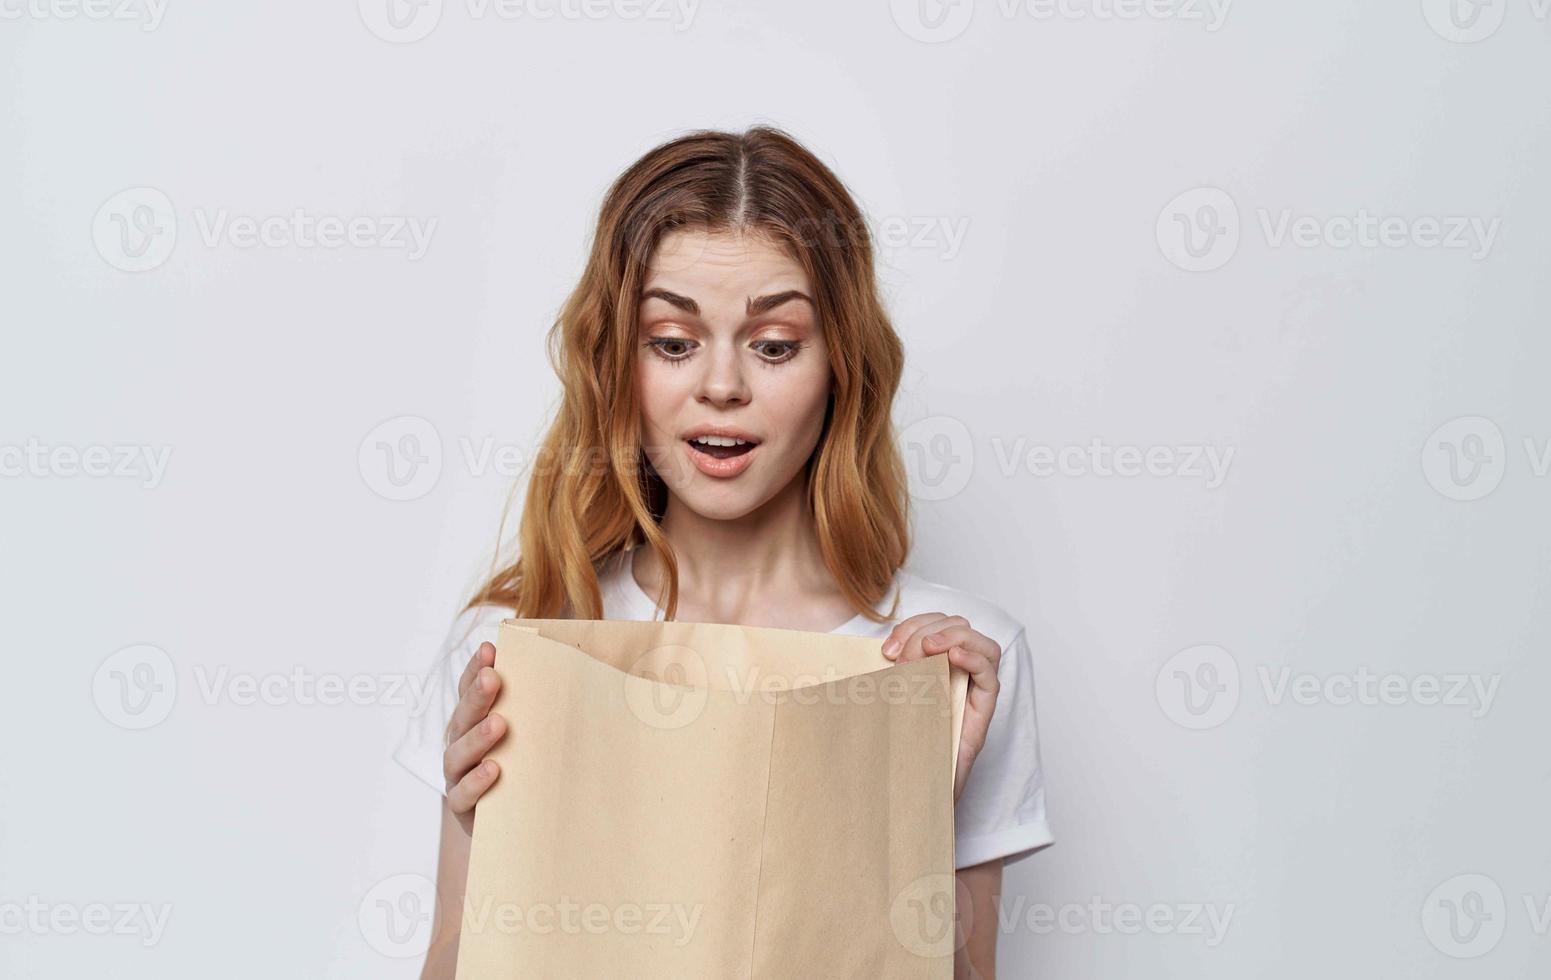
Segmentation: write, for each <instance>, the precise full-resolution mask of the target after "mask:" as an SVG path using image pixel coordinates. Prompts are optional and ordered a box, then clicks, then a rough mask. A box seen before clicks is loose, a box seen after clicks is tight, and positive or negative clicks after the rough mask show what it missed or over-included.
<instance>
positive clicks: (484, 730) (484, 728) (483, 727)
mask: <svg viewBox="0 0 1551 980" xmlns="http://www.w3.org/2000/svg"><path fill="white" fill-rule="evenodd" d="M479 734H481V735H489V734H490V719H489V718H486V719H485V720H484V721H482V722H480V723H479Z"/></svg>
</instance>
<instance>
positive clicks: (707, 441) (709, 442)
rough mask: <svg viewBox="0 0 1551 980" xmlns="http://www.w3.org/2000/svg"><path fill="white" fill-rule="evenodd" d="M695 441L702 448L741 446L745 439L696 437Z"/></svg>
mask: <svg viewBox="0 0 1551 980" xmlns="http://www.w3.org/2000/svg"><path fill="white" fill-rule="evenodd" d="M695 441H696V442H698V443H700V444H701V445H704V446H742V445H745V444H746V443H747V441H748V440H746V439H734V438H732V437H731V436H696V437H695Z"/></svg>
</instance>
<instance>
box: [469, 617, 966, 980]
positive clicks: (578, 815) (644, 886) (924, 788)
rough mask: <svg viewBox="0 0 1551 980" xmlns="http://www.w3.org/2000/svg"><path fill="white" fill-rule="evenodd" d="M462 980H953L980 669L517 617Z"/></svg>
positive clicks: (507, 631) (673, 625)
mask: <svg viewBox="0 0 1551 980" xmlns="http://www.w3.org/2000/svg"><path fill="white" fill-rule="evenodd" d="M495 669H496V671H497V672H498V673H499V674H500V676H501V691H500V694H499V695H498V696H497V698H496V701H495V705H494V708H493V710H494V711H495V712H497V713H499V714H500V715H501V716H502V717H503V718H505V719H506V720H507V722H508V723H509V726H510V730H509V733H508V734H507V736H506V737H505V738H504V739H502V741H501V743H500V744H499V745H498V746H497V747H496V748H495V750H494V751H493V752H492V753H491V755H492V757H493V758H494V759H495V760H496V761H497V762H498V763H499V764H500V766H501V776H500V778H499V779H498V780H497V782H496V784H495V785H494V786H493V787H492V788H491V789H490V791H489V792H488V793H486V795H485V796H484V798H483V799H482V800H481V801H480V803H479V805H478V808H477V810H476V813H475V822H474V837H473V842H472V852H471V855H470V859H469V872H468V882H467V886H466V898H465V901H464V906H463V924H462V931H461V937H460V940H459V951H458V970H457V977H458V980H497V978H501V980H504V978H509V977H513V978H514V977H522V978H565V980H585V978H607V980H618V978H657V977H661V978H673V980H682V978H715V980H721V978H729V977H740V978H742V977H747V978H753V980H767V978H777V977H803V978H805V980H806V978H817V977H844V978H853V977H880V978H889V980H907V978H919V980H938V978H942V980H948V978H951V977H952V974H953V949H954V946H955V943H956V937H955V935H954V898H955V888H954V886H955V879H954V866H953V772H954V763H955V759H956V756H957V748H958V738H959V727H960V723H961V720H962V718H963V710H964V698H965V694H966V690H967V676H966V675H965V674H964V673H963V672H962V671H960V670H958V669H957V668H952V669H951V670H950V666H949V664H948V661H947V658H946V657H942V656H933V657H926V658H923V659H921V660H918V661H914V662H911V663H907V664H893V663H891V662H890V661H888V660H886V659H884V657H883V654H882V642H881V641H880V640H878V639H871V638H865V637H855V636H840V635H835V634H830V633H809V632H804V631H798V630H782V629H763V628H754V627H742V626H726V625H716V624H705V623H677V622H623V621H613V622H609V621H600V620H547V619H519V620H507V621H505V622H503V623H502V624H501V627H500V631H499V637H498V641H497V644H496V661H495Z"/></svg>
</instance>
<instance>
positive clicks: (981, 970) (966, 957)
mask: <svg viewBox="0 0 1551 980" xmlns="http://www.w3.org/2000/svg"><path fill="white" fill-rule="evenodd" d="M958 874H959V884H960V885H961V886H963V887H961V888H959V889H958V893H959V898H961V899H965V898H967V899H968V902H969V908H968V909H967V910H961V911H960V912H959V922H960V923H964V922H966V921H967V922H968V923H969V935H968V936H966V937H965V942H964V945H963V946H961V947H959V949H958V951H957V952H956V953H955V954H954V956H953V976H954V980H996V937H997V935H998V933H999V931H1000V930H999V929H998V928H997V922H998V916H997V911H996V907H997V904H998V903H999V902H1000V901H1001V898H1002V859H1001V858H997V859H996V860H994V861H987V862H986V863H985V864H977V865H975V866H974V867H970V868H963V869H961V870H960V871H959V873H958Z"/></svg>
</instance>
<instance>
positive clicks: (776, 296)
mask: <svg viewBox="0 0 1551 980" xmlns="http://www.w3.org/2000/svg"><path fill="white" fill-rule="evenodd" d="M648 299H660V300H662V301H663V302H665V303H671V304H672V305H674V306H676V307H678V308H679V309H681V310H683V311H684V312H686V313H688V314H690V315H691V316H699V315H700V304H699V303H696V302H695V301H694V300H692V299H690V298H689V297H688V296H680V295H679V294H678V293H675V292H670V291H669V290H666V289H662V288H660V287H657V286H653V287H652V288H651V289H648V290H646V291H644V292H643V293H641V300H642V302H645V301H646V300H648ZM794 299H800V300H802V301H804V302H806V303H807V304H808V305H809V306H812V305H813V300H812V299H811V298H810V297H809V296H808V294H807V293H804V292H803V291H802V290H800V289H788V290H786V291H785V292H782V293H772V294H770V295H769V296H753V297H750V298H749V301H748V303H747V305H746V307H745V312H746V313H747V314H748V315H749V316H758V315H759V314H761V313H768V312H770V311H771V310H773V309H775V308H776V307H778V306H780V305H781V304H782V303H789V302H791V301H792V300H794Z"/></svg>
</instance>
